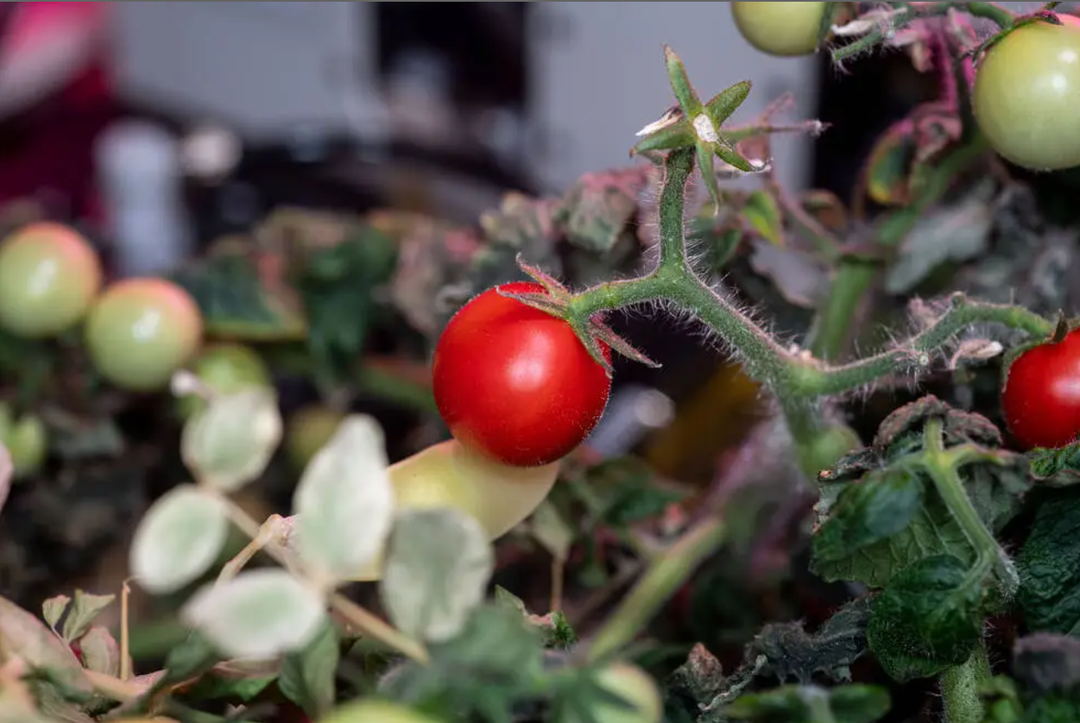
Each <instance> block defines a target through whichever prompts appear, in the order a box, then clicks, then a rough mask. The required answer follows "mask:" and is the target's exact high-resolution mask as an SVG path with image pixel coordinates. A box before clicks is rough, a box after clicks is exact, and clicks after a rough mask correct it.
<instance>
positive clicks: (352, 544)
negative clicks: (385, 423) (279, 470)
mask: <svg viewBox="0 0 1080 723" xmlns="http://www.w3.org/2000/svg"><path fill="white" fill-rule="evenodd" d="M293 511H294V512H295V513H296V525H297V529H296V537H297V539H296V545H297V550H298V552H299V553H300V556H301V559H303V561H304V562H305V564H306V565H307V566H308V567H309V569H311V570H312V571H313V572H315V573H316V574H319V575H321V576H322V577H324V578H327V579H328V580H329V581H337V580H345V579H348V578H349V577H350V576H352V575H355V574H356V571H357V570H360V569H363V568H364V567H365V566H366V565H368V564H369V563H370V562H371V561H372V560H373V559H375V557H376V556H377V555H378V554H379V552H380V551H381V550H382V548H383V545H384V544H385V542H386V536H387V535H388V534H389V532H390V525H391V523H392V521H393V515H394V491H393V487H392V486H391V484H390V478H389V476H388V474H387V460H386V450H385V442H384V437H383V432H382V429H380V427H379V425H378V423H377V422H376V421H375V420H374V419H372V418H371V417H367V416H361V415H353V416H350V417H347V418H346V419H345V420H344V421H342V423H341V424H340V425H339V426H338V429H337V432H335V434H334V436H333V438H332V439H331V440H330V442H329V443H328V444H327V445H326V446H325V447H323V449H322V450H320V451H319V452H318V454H316V455H315V457H314V458H313V459H312V460H311V463H310V464H308V466H307V469H306V470H305V471H304V475H303V477H302V478H301V479H300V484H299V485H298V486H297V488H296V494H295V496H294V497H293Z"/></svg>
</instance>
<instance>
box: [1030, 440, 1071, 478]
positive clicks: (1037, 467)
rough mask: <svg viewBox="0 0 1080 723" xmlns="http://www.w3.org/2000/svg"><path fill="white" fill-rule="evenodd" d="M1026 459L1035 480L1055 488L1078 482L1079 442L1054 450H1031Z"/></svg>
mask: <svg viewBox="0 0 1080 723" xmlns="http://www.w3.org/2000/svg"><path fill="white" fill-rule="evenodd" d="M1027 458H1028V461H1029V462H1030V463H1031V474H1032V476H1034V477H1035V479H1037V480H1040V481H1044V482H1049V483H1050V484H1053V485H1057V486H1065V485H1071V484H1076V483H1078V482H1080V442H1077V443H1075V444H1070V445H1069V446H1067V447H1058V448H1056V449H1033V450H1031V451H1030V452H1028V453H1027Z"/></svg>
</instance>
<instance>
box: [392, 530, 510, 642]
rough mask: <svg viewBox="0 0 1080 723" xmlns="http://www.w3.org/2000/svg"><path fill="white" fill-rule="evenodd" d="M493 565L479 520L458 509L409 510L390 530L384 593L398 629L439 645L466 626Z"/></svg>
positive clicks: (492, 557)
mask: <svg viewBox="0 0 1080 723" xmlns="http://www.w3.org/2000/svg"><path fill="white" fill-rule="evenodd" d="M493 569H494V556H493V553H492V550H491V545H490V543H489V542H488V539H487V535H486V534H485V532H484V530H483V528H482V527H481V526H480V524H479V523H478V522H477V521H476V520H474V519H473V518H471V517H469V516H467V515H465V514H463V513H461V512H459V511H457V510H452V509H427V510H408V511H403V512H401V513H400V514H399V515H398V518H397V520H396V521H395V523H394V528H393V530H392V532H391V534H390V543H389V545H388V551H387V557H386V565H385V568H384V572H383V579H382V584H381V586H380V593H381V595H382V599H383V602H384V604H385V605H386V608H387V611H388V613H389V615H390V618H391V620H393V622H394V624H395V625H397V627H398V628H400V629H401V630H402V631H403V632H404V633H405V634H407V635H410V636H412V637H414V638H420V639H422V640H425V641H431V642H436V643H438V642H442V641H445V640H448V639H450V638H452V637H454V636H455V635H457V634H458V633H459V632H460V631H461V629H462V628H463V627H464V626H465V624H466V622H467V621H468V619H469V614H470V613H471V612H472V611H473V610H474V609H475V608H476V607H477V606H478V605H479V604H480V603H481V602H482V601H483V599H484V592H485V590H486V588H487V583H488V580H489V579H490V578H491V573H492V571H493Z"/></svg>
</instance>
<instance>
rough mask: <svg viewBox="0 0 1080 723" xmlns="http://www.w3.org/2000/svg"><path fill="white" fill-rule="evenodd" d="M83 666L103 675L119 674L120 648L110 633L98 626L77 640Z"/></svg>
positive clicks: (91, 628) (114, 675)
mask: <svg viewBox="0 0 1080 723" xmlns="http://www.w3.org/2000/svg"><path fill="white" fill-rule="evenodd" d="M79 649H80V650H81V651H82V660H83V665H84V666H86V668H87V670H93V671H95V672H98V673H104V674H105V675H111V676H113V677H116V676H118V675H119V674H120V646H119V645H118V644H117V642H116V638H114V637H113V635H112V633H110V632H109V631H108V630H106V629H105V628H103V627H102V626H100V625H93V626H91V627H90V629H89V630H87V631H86V632H85V633H84V634H83V635H82V636H81V637H80V638H79Z"/></svg>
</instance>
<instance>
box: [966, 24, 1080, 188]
mask: <svg viewBox="0 0 1080 723" xmlns="http://www.w3.org/2000/svg"><path fill="white" fill-rule="evenodd" d="M1062 17H1063V19H1065V18H1067V16H1062ZM973 103H974V111H975V117H976V118H977V119H978V123H979V128H980V129H982V132H983V133H984V134H985V136H986V138H987V140H988V141H989V142H990V145H991V146H993V148H994V149H995V150H996V151H997V152H998V153H999V154H1001V155H1002V156H1003V157H1004V158H1006V159H1008V160H1009V161H1012V162H1013V163H1015V164H1017V165H1019V166H1024V167H1026V168H1031V169H1035V170H1042V171H1050V170H1057V169H1062V168H1070V167H1072V166H1076V165H1078V164H1080V121H1078V120H1077V119H1078V118H1080V23H1077V22H1076V19H1075V18H1069V19H1067V20H1065V21H1064V22H1063V24H1061V25H1052V24H1050V23H1047V22H1038V21H1037V22H1032V23H1030V24H1027V25H1024V26H1023V27H1020V28H1017V29H1016V30H1014V31H1012V32H1011V33H1009V34H1008V35H1007V36H1005V38H1003V39H1002V40H1000V41H999V42H997V43H995V44H994V45H993V46H992V47H991V48H990V49H989V51H987V53H986V57H984V58H983V59H982V62H981V63H980V64H979V68H978V72H977V73H976V76H975V92H974V98H973Z"/></svg>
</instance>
